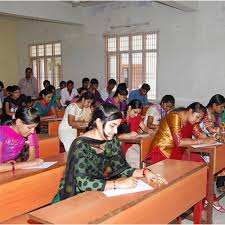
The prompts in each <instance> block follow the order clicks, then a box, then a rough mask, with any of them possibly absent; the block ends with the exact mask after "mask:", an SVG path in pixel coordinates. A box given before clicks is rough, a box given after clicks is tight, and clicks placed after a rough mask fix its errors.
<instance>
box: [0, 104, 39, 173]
mask: <svg viewBox="0 0 225 225" xmlns="http://www.w3.org/2000/svg"><path fill="white" fill-rule="evenodd" d="M39 122H40V116H39V114H38V112H37V110H36V109H34V108H29V107H25V108H20V109H18V110H17V111H16V114H15V120H13V122H12V125H11V126H0V172H5V171H9V170H13V171H14V170H15V169H22V168H24V167H28V166H34V165H38V164H40V163H42V160H41V159H39V158H38V156H39V155H38V141H37V136H36V132H35V128H36V127H37V125H38V123H39Z"/></svg>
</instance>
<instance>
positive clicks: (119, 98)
mask: <svg viewBox="0 0 225 225" xmlns="http://www.w3.org/2000/svg"><path fill="white" fill-rule="evenodd" d="M127 95H128V91H127V89H123V88H117V89H116V92H115V94H114V95H113V97H112V98H107V99H106V101H105V102H108V103H111V104H112V105H115V106H116V107H117V108H118V109H119V110H120V111H121V112H124V111H125V110H126V108H127V105H126V99H127Z"/></svg>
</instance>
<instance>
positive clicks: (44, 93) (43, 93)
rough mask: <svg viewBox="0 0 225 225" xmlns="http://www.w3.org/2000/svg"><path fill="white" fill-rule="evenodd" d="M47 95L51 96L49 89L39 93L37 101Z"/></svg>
mask: <svg viewBox="0 0 225 225" xmlns="http://www.w3.org/2000/svg"><path fill="white" fill-rule="evenodd" d="M48 94H53V92H52V90H51V89H50V88H46V89H43V90H42V91H40V93H39V100H41V99H43V95H44V96H46V95H48Z"/></svg>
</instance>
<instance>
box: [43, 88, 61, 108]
mask: <svg viewBox="0 0 225 225" xmlns="http://www.w3.org/2000/svg"><path fill="white" fill-rule="evenodd" d="M46 89H48V90H50V91H51V92H52V93H53V97H52V99H51V102H50V105H53V106H54V107H55V108H56V109H62V105H61V102H60V100H59V99H58V98H57V96H56V90H55V87H54V86H53V85H49V86H48V87H47V88H46Z"/></svg>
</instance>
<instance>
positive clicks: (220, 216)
mask: <svg viewBox="0 0 225 225" xmlns="http://www.w3.org/2000/svg"><path fill="white" fill-rule="evenodd" d="M215 190H216V187H215ZM215 192H216V196H218V192H217V191H215ZM219 202H220V204H221V205H222V206H223V207H224V208H225V197H224V198H222V199H221V200H220V201H219ZM213 223H214V224H225V213H221V212H218V211H217V210H215V209H214V210H213ZM182 224H193V222H192V221H190V220H186V219H184V220H183V221H182Z"/></svg>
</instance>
